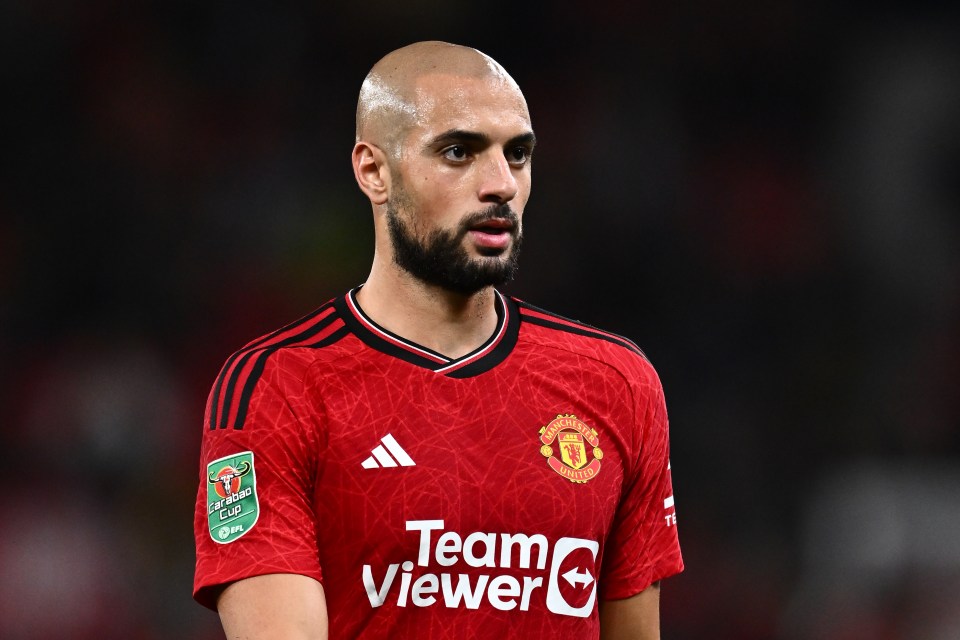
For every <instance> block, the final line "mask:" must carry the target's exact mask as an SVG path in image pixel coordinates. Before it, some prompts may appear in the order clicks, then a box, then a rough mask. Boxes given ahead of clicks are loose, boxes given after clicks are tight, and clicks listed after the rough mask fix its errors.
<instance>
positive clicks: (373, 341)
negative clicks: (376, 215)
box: [334, 287, 520, 378]
mask: <svg viewBox="0 0 960 640" xmlns="http://www.w3.org/2000/svg"><path fill="white" fill-rule="evenodd" d="M359 289H360V288H359V287H357V288H356V289H353V290H351V291H349V292H347V294H346V295H344V296H342V297H340V298H337V299H336V301H335V302H334V304H335V305H336V307H337V311H338V313H339V315H340V317H341V318H343V321H344V323H345V324H346V325H347V328H348V329H349V330H350V331H351V332H352V333H353V334H354V335H355V336H357V337H358V338H360V340H362V341H363V342H364V343H365V344H366V345H367V346H368V347H370V348H372V349H376V350H377V351H381V352H383V353H386V354H388V355H391V356H393V357H395V358H400V359H401V360H405V361H407V362H409V363H410V364H414V365H416V366H418V367H423V368H425V369H430V370H431V371H434V372H436V373H439V374H442V375H445V376H447V377H450V378H470V377H473V376H476V375H480V374H481V373H484V372H486V371H489V370H490V369H492V368H493V367H495V366H497V365H498V364H500V363H501V362H503V361H504V360H505V359H506V357H507V356H508V355H510V352H511V351H513V347H514V345H516V344H517V335H518V334H519V332H520V312H519V309H517V305H516V303H515V302H514V301H513V300H511V299H510V298H508V297H506V296H504V295H503V294H501V293H500V292H499V291H494V294H495V296H494V305H495V308H496V312H497V328H496V329H495V330H494V332H493V334H492V335H491V336H490V338H489V339H487V341H486V342H484V343H483V344H482V345H480V346H479V347H477V348H476V349H474V350H473V351H471V352H470V353H468V354H466V355H464V356H462V357H460V358H448V357H447V356H445V355H443V354H441V353H437V352H436V351H434V350H432V349H428V348H426V347H423V346H421V345H418V344H416V343H415V342H411V341H410V340H407V339H405V338H402V337H400V336H398V335H397V334H395V333H393V332H391V331H388V330H386V329H384V328H383V327H381V326H380V325H378V324H377V323H376V322H374V321H373V320H371V319H370V317H369V316H367V315H366V314H365V313H364V312H363V309H361V308H360V305H359V304H357V297H356V293H357V291H358V290H359Z"/></svg>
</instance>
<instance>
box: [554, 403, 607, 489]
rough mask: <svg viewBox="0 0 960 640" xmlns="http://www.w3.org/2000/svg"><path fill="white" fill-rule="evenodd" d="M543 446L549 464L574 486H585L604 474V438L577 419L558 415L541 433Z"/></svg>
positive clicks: (571, 415)
mask: <svg viewBox="0 0 960 640" xmlns="http://www.w3.org/2000/svg"><path fill="white" fill-rule="evenodd" d="M540 442H541V443H542V444H543V446H542V447H540V453H541V454H543V456H544V457H545V458H546V459H547V464H548V465H550V468H551V469H553V470H554V471H556V472H557V473H559V474H560V475H561V476H563V477H564V478H566V479H567V480H569V481H570V482H577V483H581V484H582V483H585V482H587V481H589V480H591V479H593V478H595V477H596V476H597V474H598V473H600V460H601V458H603V451H601V450H600V438H599V436H598V434H597V432H596V431H594V430H593V429H591V428H590V427H588V426H587V425H586V424H585V423H584V422H583V421H582V420H580V419H578V418H577V416H575V415H573V414H566V415H558V416H557V417H556V418H555V419H553V420H551V421H550V423H549V424H547V425H546V426H544V427H542V428H541V429H540ZM554 448H556V450H554ZM558 454H559V455H558ZM590 454H592V457H589V456H590Z"/></svg>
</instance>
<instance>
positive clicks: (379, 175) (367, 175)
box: [352, 141, 390, 205]
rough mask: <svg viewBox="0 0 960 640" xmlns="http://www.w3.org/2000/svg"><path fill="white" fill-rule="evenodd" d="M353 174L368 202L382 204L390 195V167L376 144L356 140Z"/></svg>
mask: <svg viewBox="0 0 960 640" xmlns="http://www.w3.org/2000/svg"><path fill="white" fill-rule="evenodd" d="M352 159H353V175H354V176H355V177H356V179H357V184H358V185H360V190H361V191H363V192H364V193H365V194H366V196H367V197H368V198H370V202H372V203H373V204H375V205H380V204H384V203H385V202H386V201H387V199H388V198H389V197H390V167H389V166H388V165H387V156H386V154H384V152H383V151H382V150H381V149H380V148H379V147H377V146H376V145H373V144H370V143H369V142H362V141H361V142H358V143H357V144H355V145H354V147H353V158H352Z"/></svg>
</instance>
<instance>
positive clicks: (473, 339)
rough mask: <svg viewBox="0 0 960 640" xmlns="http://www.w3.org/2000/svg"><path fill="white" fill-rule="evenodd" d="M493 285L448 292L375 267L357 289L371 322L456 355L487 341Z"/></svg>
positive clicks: (493, 327)
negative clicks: (466, 293)
mask: <svg viewBox="0 0 960 640" xmlns="http://www.w3.org/2000/svg"><path fill="white" fill-rule="evenodd" d="M495 296H496V293H495V291H494V289H493V287H486V288H484V289H481V290H480V291H478V292H476V293H474V294H472V295H462V294H458V293H453V292H450V291H447V290H445V289H441V288H440V287H437V286H434V285H431V284H427V283H425V282H422V281H420V280H417V279H416V278H414V277H413V276H411V275H410V274H408V273H407V272H401V271H398V270H397V269H377V265H376V263H375V264H374V268H373V270H372V271H371V272H370V277H369V278H368V279H367V282H366V283H365V284H364V285H363V288H362V289H360V291H359V292H358V293H357V302H358V303H359V305H360V307H361V308H362V309H363V311H364V313H366V314H367V315H368V316H369V317H370V318H371V319H372V320H373V321H374V322H376V323H377V324H379V325H380V326H381V327H383V328H384V329H387V330H389V331H391V332H393V333H395V334H397V335H398V336H401V337H402V338H404V339H406V340H409V341H411V342H414V343H416V344H419V345H422V346H424V347H427V348H428V349H432V350H433V351H436V352H438V353H442V354H443V355H445V356H447V357H448V358H459V357H461V356H464V355H466V354H468V353H470V352H471V351H473V350H475V349H477V348H478V347H479V346H480V345H482V344H483V343H484V342H486V341H487V339H488V338H489V337H490V336H491V335H492V334H493V332H494V330H496V327H497V313H496V303H495Z"/></svg>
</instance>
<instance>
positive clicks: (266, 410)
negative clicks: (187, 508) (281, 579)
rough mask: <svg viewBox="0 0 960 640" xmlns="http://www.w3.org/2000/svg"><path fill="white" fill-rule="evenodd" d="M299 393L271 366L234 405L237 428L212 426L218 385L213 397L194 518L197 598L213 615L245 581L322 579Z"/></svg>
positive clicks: (313, 465) (295, 379) (310, 455)
mask: <svg viewBox="0 0 960 640" xmlns="http://www.w3.org/2000/svg"><path fill="white" fill-rule="evenodd" d="M218 385H219V386H218ZM303 386H304V385H303V383H302V379H301V378H300V377H299V376H298V375H297V374H296V371H295V370H294V371H292V372H291V368H290V367H288V368H283V367H281V366H279V365H278V364H277V363H276V362H275V359H274V358H271V359H270V362H268V363H267V365H266V368H265V369H264V371H263V373H262V375H261V376H260V377H259V379H258V380H256V381H255V386H254V387H253V390H252V393H251V394H250V397H249V399H247V398H240V400H239V401H238V402H243V403H244V406H243V408H242V410H243V412H244V419H243V422H242V424H241V425H240V427H239V428H238V426H237V423H236V422H235V421H233V420H227V421H225V422H224V426H221V424H219V423H220V422H221V421H220V420H214V421H211V419H210V414H211V412H213V413H214V414H215V415H216V414H217V408H218V407H213V408H211V405H212V404H214V402H215V398H217V397H218V396H222V395H223V392H224V385H223V383H222V382H221V381H218V383H217V384H215V385H214V389H213V390H212V391H211V394H210V397H211V400H210V401H208V406H207V414H206V420H205V421H204V425H203V440H202V444H201V452H200V476H199V487H198V491H197V501H196V509H195V512H194V538H195V541H196V552H197V563H196V572H195V575H194V598H195V599H196V600H197V602H199V603H200V604H202V605H204V606H206V607H209V608H211V609H215V608H216V599H217V597H218V595H219V593H220V591H221V590H222V588H223V587H224V586H226V585H227V584H229V583H231V582H234V581H236V580H240V579H243V578H248V577H252V576H257V575H264V574H270V573H296V574H301V575H305V576H309V577H312V578H315V579H316V580H320V579H321V577H322V575H321V570H320V562H319V557H318V551H317V525H316V515H315V509H314V501H313V495H314V486H315V482H316V470H317V451H318V447H317V443H316V432H315V429H313V428H312V426H313V425H311V424H305V423H304V420H303V418H302V415H303V414H305V413H306V412H304V411H303V410H302V408H303V407H304V404H305V402H306V400H305V398H304V397H303V395H302V389H303ZM218 389H219V391H218ZM232 415H233V414H230V416H231V417H232ZM211 425H213V427H212V428H211Z"/></svg>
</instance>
